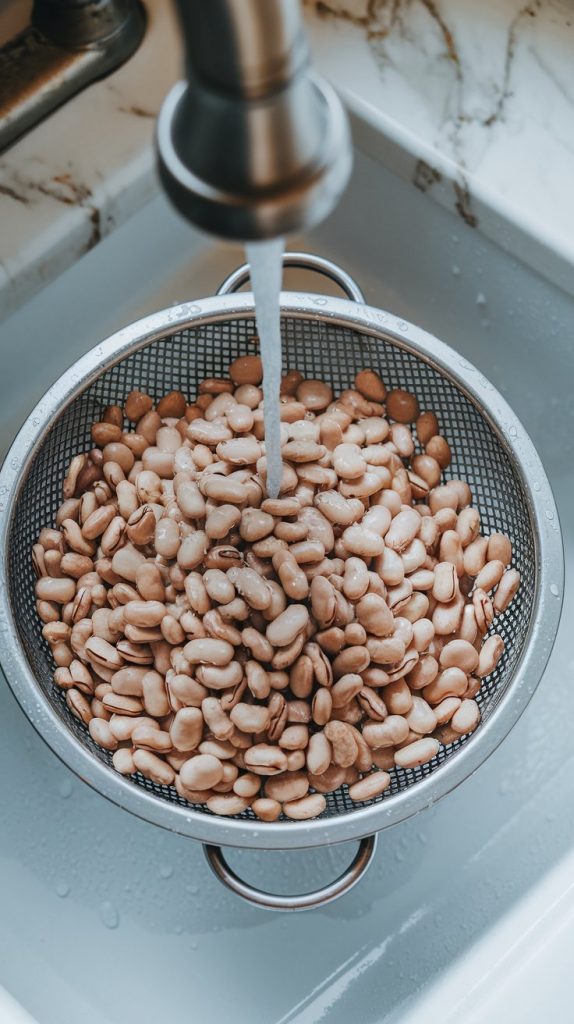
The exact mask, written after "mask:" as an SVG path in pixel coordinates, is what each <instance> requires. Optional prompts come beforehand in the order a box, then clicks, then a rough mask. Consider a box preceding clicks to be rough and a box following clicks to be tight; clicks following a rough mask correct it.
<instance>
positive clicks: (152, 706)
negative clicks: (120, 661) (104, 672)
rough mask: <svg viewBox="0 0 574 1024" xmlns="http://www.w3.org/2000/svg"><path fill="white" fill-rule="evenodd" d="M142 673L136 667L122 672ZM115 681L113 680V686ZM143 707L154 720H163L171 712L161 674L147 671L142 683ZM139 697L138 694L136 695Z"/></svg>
mask: <svg viewBox="0 0 574 1024" xmlns="http://www.w3.org/2000/svg"><path fill="white" fill-rule="evenodd" d="M132 669H133V670H134V671H138V672H139V671H142V670H141V669H140V668H136V666H130V668H129V669H124V670H121V671H128V672H129V671H132ZM113 685H114V681H113V679H112V686H113ZM141 687H142V690H141V692H142V698H143V705H144V708H145V710H146V712H147V714H148V715H151V716H152V717H154V718H163V717H164V716H165V715H167V714H169V712H170V703H169V697H168V694H167V690H166V685H165V680H164V678H163V676H162V675H160V673H159V672H154V671H151V672H150V671H145V670H144V674H143V677H142V681H141ZM136 696H137V694H136Z"/></svg>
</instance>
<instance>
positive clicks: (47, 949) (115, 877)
mask: <svg viewBox="0 0 574 1024" xmlns="http://www.w3.org/2000/svg"><path fill="white" fill-rule="evenodd" d="M289 247H290V248H301V249H308V250H314V251H316V252H319V253H320V254H322V255H325V256H328V257H330V258H331V259H334V260H335V261H337V262H339V263H340V264H341V265H342V266H343V267H345V269H347V270H348V271H349V272H350V273H351V274H352V275H353V276H355V278H356V279H357V281H358V282H359V283H360V285H361V286H362V288H363V290H364V292H365V295H366V300H367V302H369V303H371V304H373V305H376V306H380V307H382V308H386V309H389V310H391V311H393V312H394V313H397V314H399V315H401V316H402V317H404V318H405V319H407V320H410V321H413V322H414V323H416V324H419V325H420V326H422V327H424V328H426V329H427V330H429V331H431V332H433V333H435V334H437V335H438V336H439V337H440V338H442V339H443V340H444V341H446V342H448V343H449V344H450V345H451V346H452V347H453V348H454V349H456V350H457V351H458V352H460V353H461V354H463V355H464V356H465V357H466V358H468V359H469V360H471V361H472V362H473V363H475V364H476V365H477V366H478V367H479V368H480V370H482V371H483V372H484V374H485V375H486V376H488V377H489V378H490V379H491V380H492V381H493V382H494V384H495V385H496V386H497V387H498V388H499V390H500V391H501V392H502V393H503V394H504V395H505V397H506V399H507V400H508V402H509V403H510V404H511V405H512V406H513V407H514V409H515V411H516V412H517V414H518V415H519V417H520V418H521V419H522V421H523V423H524V424H525V426H526V428H527V430H528V431H529V433H530V435H531V437H532V438H533V440H534V443H535V444H536V446H537V448H538V451H539V453H540V455H541V458H542V460H543V462H544V464H545V467H546V470H547V473H548V475H549V478H550V481H551V484H552V486H553V489H554V492H555V496H556V500H557V503H558V508H559V510H560V512H561V520H562V528H563V531H564V542H565V548H566V561H567V570H568V567H569V565H570V563H571V562H572V560H573V558H574V549H573V539H574V538H573V533H574V528H573V525H572V524H573V517H572V515H571V509H572V507H573V504H574V403H573V402H572V380H573V377H574V343H573V330H572V325H573V324H574V301H573V300H572V299H571V298H569V297H568V296H567V295H566V294H565V293H563V292H561V291H559V290H558V289H556V288H555V287H554V286H552V285H550V284H549V283H548V282H546V281H545V280H544V279H543V278H542V277H539V276H537V275H536V274H535V273H534V272H533V271H531V270H529V269H527V268H526V267H525V266H524V265H522V264H521V263H520V262H519V261H517V260H515V259H513V258H511V257H509V256H508V255H507V254H505V253H504V252H503V251H502V250H501V249H499V248H497V247H496V246H495V245H494V244H492V243H490V242H488V241H487V240H485V239H484V238H483V237H482V236H481V235H480V234H479V233H478V232H477V231H476V230H475V229H473V228H472V227H469V226H468V224H466V223H465V222H463V220H462V219H460V218H458V217H457V216H455V215H454V214H452V213H450V212H448V211H447V210H445V209H443V208H441V207H439V206H438V205H436V204H434V203H432V202H429V200H428V198H427V197H426V196H424V195H423V194H422V193H421V192H419V191H417V189H415V188H414V187H413V186H412V185H408V184H406V183H405V182H403V181H400V180H399V179H398V178H396V177H394V176H393V175H392V174H390V173H389V172H388V171H386V170H385V169H383V168H382V167H381V166H380V165H379V164H378V163H376V162H375V161H373V160H371V159H370V158H369V157H367V156H364V155H361V154H357V159H356V165H355V170H354V175H353V179H352V182H351V185H350V187H349V189H348V191H347V194H346V196H345V198H344V201H343V202H342V204H341V206H340V207H339V209H338V210H337V211H336V212H335V214H334V215H333V216H331V218H330V219H329V220H328V221H327V222H325V224H323V225H322V226H321V227H320V228H319V229H317V230H316V231H314V232H312V233H311V234H309V235H307V236H305V237H303V238H297V239H293V240H291V242H290V245H289ZM242 261H243V254H242V252H241V250H240V249H238V248H237V247H232V246H223V245H221V244H219V243H217V244H216V243H214V242H212V241H211V240H209V239H207V238H206V237H205V236H200V235H199V234H196V233H194V232H192V231H191V230H190V229H189V228H188V227H187V226H186V225H184V224H183V223H182V222H180V221H179V220H178V219H176V217H175V215H174V214H173V213H172V212H171V211H170V210H169V209H168V207H167V205H166V203H165V201H164V200H163V199H162V198H156V199H154V200H153V201H152V202H151V203H150V204H149V205H148V206H147V207H145V208H144V209H143V210H142V211H141V212H140V213H138V214H137V215H136V216H134V217H133V218H132V219H131V220H130V221H129V222H128V223H127V224H125V225H124V226H123V227H121V228H118V230H117V231H116V232H115V233H114V234H113V235H111V236H110V237H109V238H107V239H106V240H105V241H103V242H102V243H100V244H99V245H98V246H97V247H96V248H95V249H93V250H92V251H91V252H90V253H89V254H88V255H86V256H85V257H83V258H82V259H81V260H80V261H79V262H77V263H76V264H75V265H74V266H73V267H72V268H71V269H70V270H69V271H67V272H66V273H65V274H63V275H62V276H61V277H60V278H58V279H57V280H56V281H55V282H54V283H52V284H51V285H49V286H48V287H47V288H45V289H44V291H42V292H41V293H39V294H37V295H36V296H35V297H34V298H33V299H32V300H31V301H30V302H29V303H28V304H27V305H25V306H24V307H22V308H21V309H20V310H19V311H17V312H16V313H15V314H13V315H12V316H11V318H10V319H8V320H6V321H4V323H3V324H2V325H1V326H0V352H1V359H2V364H1V365H2V372H1V375H0V447H1V449H2V452H4V451H5V450H6V449H7V447H8V446H9V444H10V442H11V440H12V438H13V436H14V434H15V433H16V431H17V430H18V428H19V426H20V424H21V423H22V421H23V419H24V417H25V416H26V415H27V413H28V412H29V410H30V409H31V407H32V406H33V404H34V403H35V402H36V401H37V399H38V398H39V397H40V395H41V394H42V393H43V391H44V390H45V389H46V388H47V387H48V386H49V385H50V384H51V383H52V382H53V380H54V379H55V378H56V377H57V376H58V375H59V374H60V373H61V372H62V371H63V370H64V369H65V368H66V367H67V366H69V365H70V363H71V362H72V361H73V360H75V359H76V358H77V357H79V356H80V355H81V354H82V353H84V352H85V351H86V350H87V349H89V348H90V347H92V346H93V345H95V344H96V343H97V342H98V341H100V340H101V339H102V338H103V337H105V336H106V335H108V334H110V333H111V332H112V331H114V330H116V329H117V328H119V327H120V326H122V325H123V324H126V323H128V322H129V321H131V320H133V319H135V318H137V317H139V316H141V315H143V314H144V313H147V312H150V311H152V310H154V309H158V308H161V307H162V306H165V305H169V304H171V303H173V302H181V301H183V300H189V299H194V298H198V297H200V296H203V295H208V294H212V293H213V292H214V291H215V290H216V288H217V286H218V285H219V283H220V282H221V280H222V279H223V278H224V277H225V275H226V274H227V273H228V272H229V271H230V270H231V269H232V268H233V267H234V266H236V265H237V264H238V263H239V262H242ZM286 287H298V288H301V287H304V288H305V289H306V290H315V289H316V290H318V291H321V290H329V291H331V290H332V286H330V285H328V284H326V283H325V282H323V281H321V280H318V279H317V280H316V281H315V280H313V279H312V278H311V277H308V276H305V275H303V274H302V273H300V272H294V271H289V272H287V273H286ZM333 287H334V286H333ZM573 613H574V601H573V594H572V592H571V591H567V592H566V595H565V603H564V612H563V618H562V627H561V629H560V631H559V635H558V639H557V642H556V646H555V649H554V653H553V656H552V658H551V661H550V663H549V667H548V669H547V671H546V673H545V675H544V678H543V680H542V682H541V684H540V686H539V688H538V691H537V693H536V695H535V697H534V699H533V700H532V702H531V704H530V706H529V708H528V709H527V711H526V713H525V714H524V716H523V717H522V719H521V720H520V722H519V723H518V724H517V726H516V727H515V728H514V730H513V732H512V733H511V735H510V737H509V738H508V739H507V740H506V741H505V742H504V743H503V744H502V746H501V747H500V748H499V749H498V751H497V752H496V753H495V754H493V756H492V757H491V758H490V759H489V761H488V762H487V763H486V764H484V765H483V767H482V768H481V769H480V770H479V771H477V772H476V773H475V774H474V775H473V776H472V777H471V778H470V779H468V780H467V781H466V782H465V783H464V784H463V785H462V786H460V787H459V788H458V789H457V790H456V791H454V792H453V793H451V794H450V795H449V796H447V797H445V798H444V799H443V800H442V801H441V802H439V803H438V804H436V805H435V806H432V807H430V808H428V809H427V810H425V811H424V812H421V813H420V814H418V815H417V816H416V817H414V818H411V819H410V820H408V821H406V822H403V823H402V824H400V825H397V826H395V827H393V828H392V829H389V830H387V831H385V832H383V833H381V835H380V839H379V844H378V851H377V854H376V858H375V861H374V864H373V866H372V868H371V870H370V871H369V873H368V875H367V876H366V877H365V879H364V880H363V881H362V882H361V884H360V885H359V886H357V887H356V888H355V889H354V890H353V891H352V893H349V894H348V895H347V896H345V897H343V898H342V899H341V900H339V901H338V902H336V903H334V904H332V905H331V906H329V907H327V908H325V909H323V910H321V911H315V912H309V913H305V914H297V915H291V916H288V915H281V914H279V913H269V912H265V911H262V910H257V909H254V908H251V907H248V906H247V905H245V904H244V903H242V902H241V901H239V900H238V899H237V898H235V897H234V896H233V895H231V894H230V893H228V892H226V891H225V890H224V889H223V888H222V886H221V885H220V884H219V883H218V882H217V881H216V880H215V878H214V877H213V876H212V874H211V872H210V870H209V868H208V866H207V864H206V862H205V859H204V857H203V853H202V850H201V847H200V846H199V844H197V843H194V842H193V841H191V840H187V839H185V838H182V837H180V836H177V835H172V834H169V833H167V832H163V831H161V830H160V829H158V828H156V827H154V826H152V825H149V824H147V823H145V822H143V821H140V820H139V819H136V818H134V817H131V816H129V815H128V814H127V813H126V812H123V811H121V810H120V809H118V808H117V807H115V806H113V805H111V804H110V803H108V802H107V801H106V800H104V799H103V798H102V797H100V796H99V795H98V794H96V793H94V792H92V791H91V790H90V789H89V788H88V787H87V786H86V785H85V784H84V783H83V782H81V781H80V780H79V779H77V778H76V777H75V776H74V775H73V774H72V773H71V772H70V771H69V770H68V769H67V768H66V767H65V766H64V765H62V764H61V763H60V762H59V761H58V760H57V759H56V757H55V756H54V755H53V754H52V753H51V751H50V750H48V748H47V747H46V746H45V745H44V744H43V742H42V741H41V739H40V738H39V737H38V736H37V735H36V733H35V732H34V730H33V729H32V727H31V726H30V725H29V724H28V722H27V720H26V719H25V717H24V716H23V714H22V712H21V711H20V709H19V708H18V707H17V705H16V703H15V701H14V699H13V698H12V696H11V693H10V690H9V688H8V686H7V685H2V686H0V772H1V775H0V777H1V778H3V780H4V783H3V786H2V798H1V808H2V810H1V818H2V828H1V829H0V858H1V872H0V907H1V909H2V912H1V914H0V985H3V986H4V987H5V988H6V989H7V990H8V992H9V993H10V994H11V995H12V996H13V997H14V998H15V999H16V1000H18V1002H19V1003H20V1004H21V1005H22V1006H23V1007H24V1008H25V1010H26V1011H28V1013H30V1014H31V1015H32V1017H33V1018H35V1019H36V1020H37V1021H38V1022H40V1024H78V1022H80V1021H81V1022H82V1024H116V1022H117V1024H120V1022H121V1024H131V1022H134V1024H135V1022H138V1024H141V1022H147V1021H152V1020H155V1019H158V1020H162V1021H163V1020H169V1021H170V1024H180V1022H181V1024H184V1022H185V1024H188V1022H189V1021H190V1020H207V1021H209V1022H210V1024H227V1022H228V1021H231V1020H234V1021H238V1022H240V1024H287V1022H293V1024H318V1022H321V1024H355V1022H356V1024H380V1022H383V1021H385V1022H386V1021H402V1022H407V1021H409V1022H410V1021H411V1020H412V1021H413V1024H414V1022H415V1021H417V1022H418V1021H419V1019H420V1020H421V1021H422V1020H423V1016H424V1019H425V1020H429V1019H430V1020H438V1019H439V1018H440V1019H443V1020H447V1019H449V1020H450V1019H451V1014H452V1015H453V1016H454V1011H455V1010H456V1006H457V1005H460V1006H461V1007H462V1011H461V1012H459V1013H458V1014H457V1020H459V1021H466V1020H467V1019H468V1020H470V1019H471V1018H472V1021H473V1024H474V1022H478V1021H482V1020H487V1019H488V1020H490V1021H492V1020H499V1019H500V1020H502V1017H497V1016H496V1015H493V1010H492V1000H491V999H489V1000H485V1003H484V1006H485V1009H484V1014H482V1011H481V1009H480V1005H481V1004H480V999H479V996H478V995H477V998H476V1000H475V1002H474V1003H473V1004H472V1012H471V1010H470V1009H469V1007H468V994H469V993H470V992H473V991H476V992H477V993H480V992H481V991H483V990H484V986H485V984H486V982H485V979H486V978H489V977H491V976H492V977H493V978H494V981H493V982H492V984H493V985H496V984H499V985H502V984H504V983H505V980H506V978H507V972H506V968H505V967H504V964H503V965H502V966H500V962H501V958H503V956H504V954H505V952H506V950H507V946H506V945H505V942H504V941H503V939H501V935H502V936H504V934H507V935H509V936H510V935H511V934H514V933H513V931H512V927H511V922H512V921H513V915H516V914H519V915H520V917H519V918H516V921H518V920H519V921H520V922H521V927H520V935H521V936H522V937H523V938H524V936H527V935H528V928H529V924H528V921H529V920H530V918H529V911H528V906H529V900H530V899H531V898H533V897H534V895H535V894H538V895H537V896H536V901H535V902H536V911H534V910H533V913H538V915H539V916H540V913H541V908H542V909H543V907H544V905H545V901H546V900H550V901H554V903H557V904H559V902H560V899H561V892H562V888H564V887H565V886H566V885H567V877H568V876H567V873H566V874H564V872H562V873H561V869H560V865H561V864H562V863H564V858H567V857H568V855H569V853H570V851H571V849H572V846H573V840H574V812H573V811H572V808H573V807H574V773H573V771H572V751H571V736H572V724H571V723H572V717H573V714H574V688H573V686H572V675H573V665H574V659H573V654H572V647H571V646H570V641H568V627H569V622H570V621H571V620H572V615H573ZM351 853H352V848H351V847H349V846H343V847H339V846H337V847H332V848H330V849H319V850H316V851H307V852H291V853H273V854H268V853H264V852H249V851H232V852H231V853H230V854H229V859H230V862H231V863H232V864H233V865H235V866H240V868H241V872H242V873H243V874H244V875H245V877H247V878H248V879H250V880H255V879H257V881H258V883H260V884H261V885H263V886H266V887H268V888H270V889H277V890H278V889H281V890H282V891H295V890H299V891H301V890H304V889H310V888H312V887H313V886H315V885H318V884H319V883H321V882H322V881H324V880H326V878H327V877H328V876H333V875H335V873H337V872H338V870H339V869H340V868H342V867H343V865H344V864H345V863H346V862H347V861H348V860H349V859H350V856H351ZM556 872H558V874H556ZM550 878H551V879H554V881H553V883H552V886H551V890H550V889H549V890H548V895H547V896H544V894H543V893H544V892H546V890H544V889H543V890H542V895H540V892H541V890H540V888H539V887H540V886H541V885H542V886H544V884H545V880H547V879H550ZM560 879H562V881H560ZM560 920H562V918H560ZM549 927H550V925H549ZM501 929H502V932H501ZM504 929H507V931H506V932H505V931H504ZM534 931H535V930H534ZM510 941H511V940H510V938H509V939H508V942H510ZM527 947H528V942H526V946H525V947H524V950H523V953H524V956H527V955H528V948H529V947H528V948H527ZM496 963H498V964H499V969H498V971H494V973H493V969H494V965H495V964H496ZM559 966H560V965H559V964H558V967H559ZM510 969H511V968H510V967H509V970H510ZM557 969H558V968H557ZM563 970H564V971H567V970H568V967H567V963H566V962H565V963H564V967H563ZM461 971H462V974H461ZM457 978H458V982H456V979H457ZM461 978H462V981H461ZM497 979H498V980H497ZM455 982H456V983H455ZM481 986H482V988H481ZM447 993H449V995H448V999H447ZM456 1000H458V1004H457V1003H456ZM487 1003H488V1005H487ZM431 1005H432V1006H434V1007H436V1008H437V1009H436V1011H435V1012H434V1013H430V1016H429V1014H428V1013H427V1007H428V1006H431ZM0 1007H1V1003H0ZM467 1010H468V1014H470V1016H468V1015H467ZM520 1015H521V1020H522V1022H523V1024H529V1022H530V1021H532V1022H533V1024H534V1021H536V1022H537V1024H538V1021H539V1019H540V1006H539V1005H538V1006H537V1005H536V1004H535V1003H534V1002H533V1003H529V1002H526V1004H525V1005H523V1006H521V1009H520ZM1 1018H2V1014H1V1012H0V1019H1ZM8 1019H10V1018H8ZM505 1019H507V1020H508V1019H512V1017H511V1016H510V1015H509V1014H507V1015H506V1018H505ZM557 1019H558V1018H557ZM564 1019H565V1018H564Z"/></svg>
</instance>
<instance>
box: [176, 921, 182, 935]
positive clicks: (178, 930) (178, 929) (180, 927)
mask: <svg viewBox="0 0 574 1024" xmlns="http://www.w3.org/2000/svg"><path fill="white" fill-rule="evenodd" d="M182 931H183V925H182V924H176V926H175V934H176V935H181V933H182Z"/></svg>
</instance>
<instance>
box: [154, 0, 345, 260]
mask: <svg viewBox="0 0 574 1024" xmlns="http://www.w3.org/2000/svg"><path fill="white" fill-rule="evenodd" d="M198 2H199V5H198ZM202 4H203V6H202ZM180 14H181V21H182V25H183V29H184V36H185V40H186V49H187V61H186V71H187V81H183V82H179V83H178V84H177V85H176V86H175V87H174V88H173V89H172V90H171V92H170V93H169V94H168V96H167V98H166V100H165V101H164V104H163V106H162V109H161V111H160V115H159V119H158V124H157V148H158V154H159V171H160V177H161V181H162V184H163V187H164V189H165V191H166V193H167V195H168V197H169V198H170V199H171V201H172V202H173V203H174V205H175V206H176V208H177V209H178V210H179V212H180V213H181V214H182V215H183V216H184V217H186V218H187V220H189V221H191V222H192V223H193V224H194V225H196V226H198V227H200V228H203V229H204V230H206V231H209V232H211V233H213V234H216V235H218V236H220V237H222V238H226V239H231V240H235V241H242V242H245V241H255V240H261V239H265V238H273V237H278V236H282V235H288V234H291V233H293V232H296V231H297V232H298V231H301V230H304V229H308V228H309V227H311V226H313V225H314V224H316V223H318V222H319V221H321V220H322V219H323V218H324V217H326V216H327V214H329V213H330V211H331V210H332V209H333V207H334V206H335V205H336V203H337V202H338V200H339V197H340V195H341V193H342V192H343V190H344V188H345V186H346V184H347V181H348V178H349V175H350V171H351V166H352V148H351V141H350V132H349V128H348V122H347V117H346V114H345V112H344V110H343V107H342V104H341V102H340V100H339V98H338V97H337V95H336V93H335V92H334V90H333V89H332V88H331V86H330V85H328V83H327V82H325V81H324V80H323V79H321V78H320V77H319V76H317V75H315V74H313V73H312V72H311V70H310V68H309V56H308V49H307V44H306V39H305V36H304V33H303V29H302V25H301V21H300V11H299V5H298V4H294V3H293V0H210V4H209V6H207V5H205V4H204V3H203V0H186V2H185V3H181V4H180Z"/></svg>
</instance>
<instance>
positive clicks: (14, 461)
mask: <svg viewBox="0 0 574 1024" xmlns="http://www.w3.org/2000/svg"><path fill="white" fill-rule="evenodd" d="M10 465H11V467H12V469H18V466H19V465H20V463H19V462H18V459H16V458H14V459H10Z"/></svg>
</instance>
